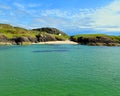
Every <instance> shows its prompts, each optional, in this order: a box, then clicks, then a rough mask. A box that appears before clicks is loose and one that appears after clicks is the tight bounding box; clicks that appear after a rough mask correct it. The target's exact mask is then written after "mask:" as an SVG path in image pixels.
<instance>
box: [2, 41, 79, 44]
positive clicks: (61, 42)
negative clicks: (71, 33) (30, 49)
mask: <svg viewBox="0 0 120 96" xmlns="http://www.w3.org/2000/svg"><path fill="white" fill-rule="evenodd" d="M32 44H78V43H77V42H73V41H70V40H66V41H47V42H38V43H33V42H22V43H20V44H19V45H32ZM0 45H17V44H16V43H13V42H0Z"/></svg>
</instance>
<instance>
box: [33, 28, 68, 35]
mask: <svg viewBox="0 0 120 96" xmlns="http://www.w3.org/2000/svg"><path fill="white" fill-rule="evenodd" d="M33 30H34V31H40V32H46V33H50V34H56V35H63V36H67V34H65V33H64V32H62V31H60V30H58V29H56V28H37V29H33Z"/></svg>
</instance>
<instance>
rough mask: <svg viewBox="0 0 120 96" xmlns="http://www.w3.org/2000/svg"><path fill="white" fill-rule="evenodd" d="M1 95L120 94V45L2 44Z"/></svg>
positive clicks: (95, 95) (0, 48) (68, 95)
mask: <svg viewBox="0 0 120 96" xmlns="http://www.w3.org/2000/svg"><path fill="white" fill-rule="evenodd" d="M0 96H120V47H100V46H81V45H30V46H0Z"/></svg>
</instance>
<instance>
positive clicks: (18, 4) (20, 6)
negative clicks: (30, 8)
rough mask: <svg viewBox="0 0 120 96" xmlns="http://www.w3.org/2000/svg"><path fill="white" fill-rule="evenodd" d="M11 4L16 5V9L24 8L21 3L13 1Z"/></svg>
mask: <svg viewBox="0 0 120 96" xmlns="http://www.w3.org/2000/svg"><path fill="white" fill-rule="evenodd" d="M13 5H14V6H16V7H17V8H18V9H25V6H24V5H23V4H21V3H17V2H14V3H13Z"/></svg>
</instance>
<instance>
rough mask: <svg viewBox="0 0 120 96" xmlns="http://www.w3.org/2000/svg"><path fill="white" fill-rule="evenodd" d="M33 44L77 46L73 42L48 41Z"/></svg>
mask: <svg viewBox="0 0 120 96" xmlns="http://www.w3.org/2000/svg"><path fill="white" fill-rule="evenodd" d="M35 44H78V43H77V42H73V41H69V40H66V41H48V42H39V43H35Z"/></svg>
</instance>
